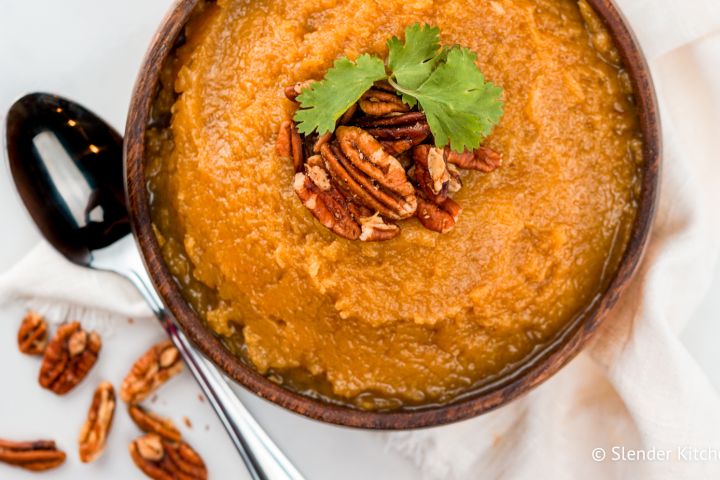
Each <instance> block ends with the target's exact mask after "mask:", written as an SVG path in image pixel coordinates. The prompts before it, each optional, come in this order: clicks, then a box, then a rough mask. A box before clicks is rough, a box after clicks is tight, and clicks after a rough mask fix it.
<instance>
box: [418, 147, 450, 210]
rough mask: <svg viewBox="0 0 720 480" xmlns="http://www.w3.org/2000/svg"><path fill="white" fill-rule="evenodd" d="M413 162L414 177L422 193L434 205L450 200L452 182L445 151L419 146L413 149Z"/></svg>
mask: <svg viewBox="0 0 720 480" xmlns="http://www.w3.org/2000/svg"><path fill="white" fill-rule="evenodd" d="M413 160H414V161H415V170H414V171H413V176H414V178H415V182H416V183H417V185H418V188H419V189H420V191H421V192H422V193H423V194H424V195H425V197H426V198H427V199H429V200H432V201H433V202H434V203H436V204H438V205H439V204H441V203H443V202H444V201H445V200H446V199H447V198H448V192H449V190H450V180H451V176H450V170H449V169H448V167H447V162H446V161H445V158H444V156H443V151H442V150H441V149H439V148H435V147H431V146H430V145H418V146H417V147H415V148H414V149H413Z"/></svg>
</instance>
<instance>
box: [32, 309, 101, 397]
mask: <svg viewBox="0 0 720 480" xmlns="http://www.w3.org/2000/svg"><path fill="white" fill-rule="evenodd" d="M101 347H102V343H101V341H100V336H99V335H98V334H97V333H96V332H91V333H89V334H88V333H87V332H86V331H85V330H83V329H82V328H81V327H80V323H78V322H71V323H66V324H63V325H61V326H60V327H59V328H58V330H57V333H56V334H55V337H53V339H52V340H51V341H50V343H49V344H48V346H47V348H46V349H45V355H44V357H43V361H42V365H41V367H40V376H39V382H40V385H41V386H42V387H43V388H47V389H48V390H51V391H53V392H55V393H57V394H58V395H62V394H64V393H67V392H69V391H70V390H72V389H73V388H74V387H75V385H77V384H78V383H80V382H81V381H82V379H83V378H85V376H86V375H87V374H88V372H89V371H90V369H91V368H92V367H93V365H95V361H96V360H97V357H98V354H99V353H100V348H101Z"/></svg>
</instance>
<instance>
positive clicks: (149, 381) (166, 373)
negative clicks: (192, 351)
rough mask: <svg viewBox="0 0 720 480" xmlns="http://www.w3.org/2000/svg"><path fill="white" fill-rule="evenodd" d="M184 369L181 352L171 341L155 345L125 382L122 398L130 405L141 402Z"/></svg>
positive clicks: (131, 370)
mask: <svg viewBox="0 0 720 480" xmlns="http://www.w3.org/2000/svg"><path fill="white" fill-rule="evenodd" d="M182 369H183V362H182V359H181V358H180V352H178V350H177V348H175V347H174V346H173V344H172V342H170V340H165V341H163V342H160V343H158V344H156V345H153V346H152V347H151V348H150V349H149V350H148V351H147V352H145V353H144V354H143V355H142V356H141V357H140V358H138V359H137V361H136V362H135V364H134V365H133V366H132V368H131V369H130V372H129V373H128V374H127V376H126V377H125V380H123V383H122V386H121V387H120V398H122V400H123V401H124V402H126V403H130V404H132V403H138V402H141V401H142V400H143V399H145V398H146V397H147V396H148V395H150V394H151V393H152V392H154V391H155V390H156V389H157V388H158V387H159V386H160V385H162V384H163V383H165V382H167V381H168V380H169V379H170V378H172V377H173V376H175V375H177V374H178V373H180V372H181V371H182Z"/></svg>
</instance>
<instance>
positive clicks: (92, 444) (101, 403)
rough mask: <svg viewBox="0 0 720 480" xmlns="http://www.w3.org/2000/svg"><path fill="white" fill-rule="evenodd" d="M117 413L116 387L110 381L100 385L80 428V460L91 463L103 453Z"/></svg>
mask: <svg viewBox="0 0 720 480" xmlns="http://www.w3.org/2000/svg"><path fill="white" fill-rule="evenodd" d="M114 414H115V389H114V388H113V386H112V384H111V383H109V382H102V383H101V384H100V385H98V387H97V389H96V390H95V394H94V395H93V399H92V403H91V404H90V410H89V411H88V415H87V420H85V423H84V424H83V426H82V430H80V436H79V438H78V446H79V452H80V460H81V461H82V462H83V463H89V462H92V461H93V460H95V459H96V458H98V457H99V456H100V454H102V452H103V450H104V449H105V441H106V440H107V436H108V434H109V433H110V427H112V421H113V416H114Z"/></svg>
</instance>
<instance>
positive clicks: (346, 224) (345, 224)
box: [293, 144, 360, 240]
mask: <svg viewBox="0 0 720 480" xmlns="http://www.w3.org/2000/svg"><path fill="white" fill-rule="evenodd" d="M326 147H327V144H325V145H323V147H322V148H326ZM293 189H294V190H295V193H296V194H297V196H298V198H300V201H301V202H302V203H303V205H305V207H306V208H307V209H308V210H310V212H311V213H312V214H313V216H314V217H315V218H316V219H317V220H318V221H319V222H320V223H322V224H323V225H324V226H325V227H326V228H328V229H330V230H331V231H332V232H334V233H336V234H337V235H339V236H341V237H343V238H347V239H348V240H356V239H357V238H358V237H359V236H360V225H358V223H357V222H356V221H355V219H354V218H353V215H352V213H351V211H350V207H349V203H350V202H349V201H348V200H347V198H345V196H344V195H343V194H342V193H341V192H340V191H339V190H338V189H337V188H335V186H334V185H333V183H332V182H331V180H330V177H329V175H328V173H327V172H326V171H325V169H324V168H323V167H322V165H321V161H320V157H319V156H317V155H316V156H314V157H310V159H308V163H307V165H306V167H305V173H296V174H295V180H294V181H293Z"/></svg>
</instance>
